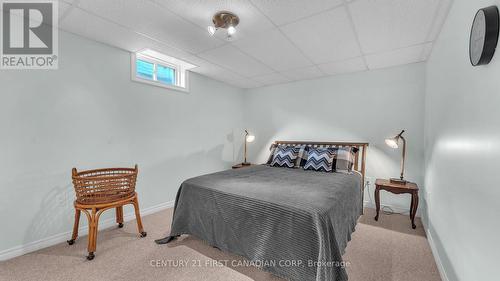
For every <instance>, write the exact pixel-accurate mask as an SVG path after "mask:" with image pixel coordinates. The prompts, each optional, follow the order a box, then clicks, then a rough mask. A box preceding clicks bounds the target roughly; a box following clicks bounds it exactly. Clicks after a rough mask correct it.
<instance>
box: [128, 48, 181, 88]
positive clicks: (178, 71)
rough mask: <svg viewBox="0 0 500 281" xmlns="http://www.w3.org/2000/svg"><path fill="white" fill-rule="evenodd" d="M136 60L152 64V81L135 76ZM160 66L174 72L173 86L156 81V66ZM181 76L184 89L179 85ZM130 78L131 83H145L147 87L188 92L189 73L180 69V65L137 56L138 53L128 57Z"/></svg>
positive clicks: (140, 55) (146, 56)
mask: <svg viewBox="0 0 500 281" xmlns="http://www.w3.org/2000/svg"><path fill="white" fill-rule="evenodd" d="M137 60H142V61H145V62H149V63H152V64H153V80H150V79H146V78H141V77H139V76H137V73H136V71H137V69H136V67H137ZM158 64H159V65H161V66H164V67H169V68H172V69H173V70H174V72H175V85H172V84H165V83H163V82H160V81H158V80H157V77H156V75H157V67H158V66H157V65H158ZM181 75H183V76H184V84H185V87H182V86H180V84H181V79H182V78H181ZM130 76H131V78H132V81H135V82H140V83H146V84H149V85H153V86H157V87H162V88H167V89H171V90H176V91H181V92H189V71H188V70H185V69H183V68H182V66H181V65H176V64H173V63H171V62H168V61H164V60H160V59H157V58H154V57H151V56H148V55H144V54H138V53H131V55H130Z"/></svg>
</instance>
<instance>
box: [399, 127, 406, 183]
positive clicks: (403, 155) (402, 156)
mask: <svg viewBox="0 0 500 281" xmlns="http://www.w3.org/2000/svg"><path fill="white" fill-rule="evenodd" d="M403 132H404V130H403ZM403 132H401V134H402V133H403ZM401 134H400V138H401V140H402V141H403V149H402V152H401V153H402V155H401V176H400V178H401V180H403V179H404V172H405V158H406V139H405V138H404V137H403V136H401Z"/></svg>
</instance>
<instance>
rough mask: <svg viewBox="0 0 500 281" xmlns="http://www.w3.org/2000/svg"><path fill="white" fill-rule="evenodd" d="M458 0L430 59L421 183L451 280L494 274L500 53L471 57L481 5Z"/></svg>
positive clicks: (499, 192) (481, 0)
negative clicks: (484, 59)
mask: <svg viewBox="0 0 500 281" xmlns="http://www.w3.org/2000/svg"><path fill="white" fill-rule="evenodd" d="M490 5H496V6H500V1H498V0H495V1H491V0H489V1H486V0H475V1H470V0H456V1H454V4H453V6H452V9H451V11H450V13H449V16H448V19H447V21H446V23H445V25H444V27H443V30H442V32H441V35H440V37H439V39H438V41H437V43H436V45H435V46H434V50H433V53H432V56H431V58H430V60H429V62H428V65H427V91H426V92H427V95H426V103H425V105H426V111H425V152H426V153H425V154H426V155H425V166H426V178H425V186H426V191H427V193H428V203H429V204H428V205H429V206H428V217H429V229H430V232H431V235H432V238H433V240H434V241H435V244H436V246H437V249H438V251H439V253H440V254H439V256H440V258H441V261H442V263H443V266H444V267H445V269H446V273H447V275H448V279H449V280H498V276H499V274H500V269H499V267H498V264H497V263H498V261H499V258H500V254H499V253H500V246H498V245H499V243H498V237H499V235H498V233H499V231H500V224H499V222H498V221H499V215H500V205H499V204H498V198H499V197H500V188H499V182H500V174H499V172H498V168H499V164H498V163H499V161H498V159H499V158H500V130H499V128H500V110H499V105H500V54H499V51H498V49H497V53H496V55H495V57H494V58H493V61H492V62H491V63H490V64H489V65H487V66H480V67H472V66H471V65H470V62H469V53H468V52H469V49H468V48H469V33H470V28H471V24H472V20H473V18H474V15H475V13H476V12H477V10H478V9H480V8H483V7H487V6H490Z"/></svg>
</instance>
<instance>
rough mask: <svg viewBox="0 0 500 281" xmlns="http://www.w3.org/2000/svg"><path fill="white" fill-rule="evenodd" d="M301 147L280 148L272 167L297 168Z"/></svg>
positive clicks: (274, 157)
mask: <svg viewBox="0 0 500 281" xmlns="http://www.w3.org/2000/svg"><path fill="white" fill-rule="evenodd" d="M299 150H300V147H294V146H278V147H276V150H275V152H274V156H273V161H272V162H271V166H274V167H288V168H293V167H295V163H296V161H297V156H298V155H299Z"/></svg>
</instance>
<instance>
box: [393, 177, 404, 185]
mask: <svg viewBox="0 0 500 281" xmlns="http://www.w3.org/2000/svg"><path fill="white" fill-rule="evenodd" d="M391 182H392V183H397V184H406V183H407V181H406V180H404V179H403V180H402V179H400V178H391Z"/></svg>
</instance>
